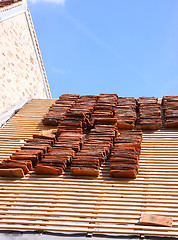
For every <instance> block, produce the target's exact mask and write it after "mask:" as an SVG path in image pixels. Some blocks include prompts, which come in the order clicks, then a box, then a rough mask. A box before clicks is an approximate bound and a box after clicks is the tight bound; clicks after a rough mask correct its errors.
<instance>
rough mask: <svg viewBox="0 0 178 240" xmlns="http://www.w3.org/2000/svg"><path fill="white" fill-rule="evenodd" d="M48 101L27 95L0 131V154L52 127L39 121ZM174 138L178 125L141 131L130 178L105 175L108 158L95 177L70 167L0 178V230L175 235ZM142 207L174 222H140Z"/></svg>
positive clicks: (177, 170)
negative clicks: (57, 172)
mask: <svg viewBox="0 0 178 240" xmlns="http://www.w3.org/2000/svg"><path fill="white" fill-rule="evenodd" d="M52 102H53V100H32V101H31V102H29V103H28V104H26V106H24V107H23V108H22V109H21V110H20V111H19V113H18V114H17V115H16V116H14V117H13V118H12V119H11V120H10V121H9V122H8V123H7V124H6V125H5V126H4V127H3V129H1V130H0V140H1V141H3V146H1V159H2V158H4V157H5V156H6V157H7V156H9V155H10V154H11V153H12V152H13V151H14V150H15V148H16V146H18V147H19V145H22V144H23V142H21V143H20V142H19V143H18V144H17V141H20V140H22V141H23V140H24V139H25V138H29V137H31V136H32V134H33V133H37V132H39V131H40V130H44V129H49V128H55V127H44V126H43V125H42V122H41V121H42V116H43V115H44V113H45V112H46V111H47V109H48V107H49V106H50V105H51V103H52ZM42 103H43V104H42ZM7 138H9V140H11V141H14V142H13V146H12V145H11V148H9V145H10V143H9V142H8V140H7ZM5 139H6V140H5ZM177 142H178V130H158V131H147V132H146V131H144V134H143V141H142V153H141V156H140V171H139V174H138V175H137V178H136V179H135V180H131V181H127V180H123V179H112V178H110V176H109V163H108V162H106V164H105V165H103V166H102V167H101V169H100V174H99V177H97V178H90V177H73V176H71V174H70V169H68V170H67V171H66V172H65V174H64V175H61V176H58V177H47V178H44V177H38V176H35V175H33V174H31V175H26V176H25V178H24V179H18V180H15V181H14V179H8V180H5V179H2V178H1V179H0V185H1V187H2V190H1V193H0V195H1V194H2V195H1V196H2V197H1V196H0V205H1V206H2V207H1V210H0V212H1V213H3V217H2V218H1V220H0V229H15V230H17V229H18V230H40V231H45V230H47V231H57V232H78V233H94V234H97V233H103V234H117V235H118V234H119V235H120V234H127V235H152V236H158V235H160V236H178V211H177V208H178V202H177V199H178V193H177V190H176V189H177V187H178V180H177V179H178V157H177V154H178V143H177ZM5 153H6V154H5ZM3 154H4V155H3ZM143 212H147V213H154V214H159V215H165V216H171V217H173V219H174V222H173V227H172V228H167V227H158V226H157V227H154V226H140V225H138V224H137V223H138V220H139V218H140V215H141V214H142V213H143ZM44 219H45V221H44ZM21 222H23V225H21V224H20V223H21Z"/></svg>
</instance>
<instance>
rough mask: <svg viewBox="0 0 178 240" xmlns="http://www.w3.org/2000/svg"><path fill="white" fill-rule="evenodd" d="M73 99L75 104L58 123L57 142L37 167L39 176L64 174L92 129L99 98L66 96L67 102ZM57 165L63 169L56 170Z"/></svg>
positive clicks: (93, 96) (92, 96)
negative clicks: (95, 106)
mask: <svg viewBox="0 0 178 240" xmlns="http://www.w3.org/2000/svg"><path fill="white" fill-rule="evenodd" d="M63 96H64V95H63ZM71 97H73V98H75V99H73V100H74V102H73V103H72V105H71V107H70V109H68V111H67V112H66V113H65V116H64V117H63V119H62V120H61V121H58V128H57V134H56V142H55V144H54V145H53V147H52V148H50V149H49V151H48V153H46V154H45V155H44V157H43V159H42V160H41V161H40V163H39V164H38V165H37V168H36V173H37V174H44V175H46V174H48V175H49V174H51V175H58V174H62V173H63V172H64V171H65V170H66V167H67V166H68V165H69V164H70V163H71V161H72V159H73V158H74V157H75V154H76V153H77V152H79V151H80V150H81V148H82V146H83V144H84V139H85V133H86V132H88V131H89V129H90V128H91V123H90V117H91V113H92V111H93V106H94V105H95V103H96V98H97V96H95V95H90V96H81V97H79V96H78V95H76V96H75V95H65V99H66V101H69V100H68V99H67V98H69V99H70V98H71ZM56 163H58V164H61V169H59V166H58V167H57V168H56Z"/></svg>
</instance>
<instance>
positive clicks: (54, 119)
mask: <svg viewBox="0 0 178 240" xmlns="http://www.w3.org/2000/svg"><path fill="white" fill-rule="evenodd" d="M78 98H79V95H77V94H63V95H61V96H60V97H59V99H58V100H56V101H55V104H53V105H52V106H51V107H50V108H49V110H48V113H46V114H45V116H44V117H43V120H42V122H43V124H44V125H48V126H57V125H58V124H59V123H60V122H61V121H62V120H63V119H64V118H65V116H66V114H67V111H68V110H69V109H70V108H71V107H73V105H75V103H76V101H77V99H78Z"/></svg>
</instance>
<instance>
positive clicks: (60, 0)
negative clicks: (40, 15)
mask: <svg viewBox="0 0 178 240" xmlns="http://www.w3.org/2000/svg"><path fill="white" fill-rule="evenodd" d="M27 1H28V2H32V3H38V2H48V3H57V4H61V5H64V4H65V0H27Z"/></svg>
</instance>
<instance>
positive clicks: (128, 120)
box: [115, 97, 136, 129]
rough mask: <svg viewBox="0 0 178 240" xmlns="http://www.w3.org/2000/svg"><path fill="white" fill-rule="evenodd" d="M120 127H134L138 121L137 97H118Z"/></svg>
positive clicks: (117, 112) (117, 115)
mask: <svg viewBox="0 0 178 240" xmlns="http://www.w3.org/2000/svg"><path fill="white" fill-rule="evenodd" d="M115 117H116V118H117V127H118V129H134V126H135V122H136V99H135V98H133V97H118V99H117V106H116V109H115Z"/></svg>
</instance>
